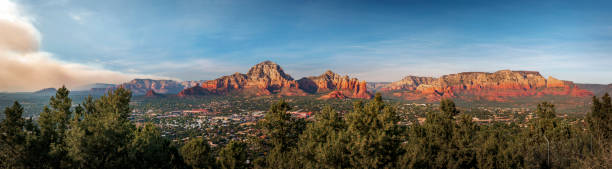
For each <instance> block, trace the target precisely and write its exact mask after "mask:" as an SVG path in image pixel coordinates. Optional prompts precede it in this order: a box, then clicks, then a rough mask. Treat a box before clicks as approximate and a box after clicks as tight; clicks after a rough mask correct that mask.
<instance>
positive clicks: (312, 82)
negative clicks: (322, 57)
mask: <svg viewBox="0 0 612 169" xmlns="http://www.w3.org/2000/svg"><path fill="white" fill-rule="evenodd" d="M298 83H299V87H300V88H301V89H302V90H304V91H306V92H309V93H318V92H329V91H350V92H349V93H350V94H349V95H348V97H350V98H366V99H369V98H372V94H371V93H369V92H368V90H367V84H366V82H365V81H361V82H360V81H359V80H358V79H357V78H349V77H348V76H340V75H338V74H336V73H334V72H332V71H330V70H328V71H326V72H325V73H323V74H322V75H320V76H314V77H306V78H302V79H300V80H298Z"/></svg>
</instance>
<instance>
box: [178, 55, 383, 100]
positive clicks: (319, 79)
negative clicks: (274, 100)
mask: <svg viewBox="0 0 612 169" xmlns="http://www.w3.org/2000/svg"><path fill="white" fill-rule="evenodd" d="M332 91H338V92H340V93H339V94H341V95H343V96H345V97H351V98H371V97H372V94H370V93H369V92H368V91H367V85H366V82H365V81H361V82H360V81H359V80H357V79H355V78H349V77H348V76H340V75H338V74H335V73H333V72H331V71H328V72H326V73H324V74H323V75H321V76H316V77H308V78H302V79H300V80H297V81H296V80H294V79H293V78H292V77H291V76H290V75H288V74H286V73H285V71H284V70H283V69H282V68H281V67H280V66H279V65H277V64H276V63H274V62H271V61H265V62H262V63H259V64H257V65H255V66H253V67H252V68H251V69H250V70H249V71H248V73H247V74H241V73H234V74H232V75H228V76H223V77H220V78H218V79H215V80H209V81H206V82H203V83H202V85H201V86H196V87H192V88H187V89H185V90H183V91H181V92H180V93H179V96H183V97H185V96H196V95H225V94H230V93H234V94H238V95H249V96H265V95H282V96H305V95H308V94H315V93H324V92H332ZM338 97H340V96H339V95H338Z"/></svg>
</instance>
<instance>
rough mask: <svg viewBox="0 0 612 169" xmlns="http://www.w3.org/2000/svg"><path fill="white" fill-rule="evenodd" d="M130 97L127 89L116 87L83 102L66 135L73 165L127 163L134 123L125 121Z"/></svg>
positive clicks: (91, 166) (86, 166)
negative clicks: (95, 98)
mask: <svg viewBox="0 0 612 169" xmlns="http://www.w3.org/2000/svg"><path fill="white" fill-rule="evenodd" d="M130 98H131V92H130V91H128V90H127V89H124V88H118V89H116V90H114V91H109V92H108V93H107V94H106V95H104V96H102V97H100V98H99V99H98V100H95V101H92V100H91V99H87V100H86V101H85V102H84V103H83V107H84V108H79V111H78V113H77V114H76V115H75V116H74V117H73V118H72V119H73V120H72V121H71V124H72V127H71V128H70V129H69V130H68V131H67V134H66V135H67V136H66V143H67V147H68V148H67V149H68V153H67V154H68V156H69V157H70V158H71V160H72V161H73V165H74V167H77V168H120V167H125V166H129V164H130V161H129V152H130V150H129V148H130V147H129V146H130V143H131V142H132V138H133V137H134V132H133V131H134V126H133V124H132V123H131V122H130V121H129V120H128V116H129V113H130V109H129V101H130ZM79 107H80V106H79Z"/></svg>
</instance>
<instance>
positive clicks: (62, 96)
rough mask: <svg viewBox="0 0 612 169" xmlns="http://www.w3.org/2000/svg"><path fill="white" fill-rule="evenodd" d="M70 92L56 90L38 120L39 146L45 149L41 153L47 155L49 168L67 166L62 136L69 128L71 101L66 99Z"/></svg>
mask: <svg viewBox="0 0 612 169" xmlns="http://www.w3.org/2000/svg"><path fill="white" fill-rule="evenodd" d="M69 94H70V91H68V89H67V88H66V87H65V86H62V87H61V88H59V89H57V92H56V94H55V96H52V97H51V99H49V106H50V107H48V106H45V108H44V109H43V112H42V113H41V114H40V117H39V119H38V125H39V126H40V134H41V136H40V137H39V138H40V140H39V141H40V144H42V145H43V146H44V147H45V150H42V152H41V153H43V154H47V158H46V160H45V162H44V163H45V164H46V165H47V167H50V168H60V167H62V166H66V165H68V164H67V163H68V161H69V159H67V157H66V153H67V150H66V148H67V147H66V143H65V142H64V138H65V137H64V134H65V132H66V130H68V128H69V120H70V117H71V116H72V111H71V110H70V108H71V107H72V99H70V97H68V95H69Z"/></svg>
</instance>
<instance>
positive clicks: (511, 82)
mask: <svg viewBox="0 0 612 169" xmlns="http://www.w3.org/2000/svg"><path fill="white" fill-rule="evenodd" d="M382 91H386V92H390V93H392V94H393V95H394V96H397V97H402V98H404V99H407V100H418V99H429V100H438V99H440V98H441V97H456V96H458V95H471V96H477V97H479V98H484V99H486V100H494V101H503V100H504V99H505V98H508V97H520V96H542V95H568V96H575V97H585V96H590V95H592V93H591V92H589V91H586V90H583V89H580V88H578V86H576V85H575V84H573V83H572V82H570V81H561V80H558V79H555V78H553V77H549V78H548V79H546V78H544V77H542V75H540V73H539V72H534V71H510V70H500V71H497V72H495V73H486V72H464V73H458V74H450V75H444V76H442V77H440V78H432V77H415V76H408V77H405V78H404V79H402V80H400V81H398V82H393V83H391V84H390V85H388V86H386V87H384V88H383V89H382Z"/></svg>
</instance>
